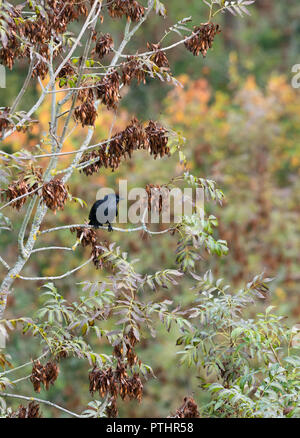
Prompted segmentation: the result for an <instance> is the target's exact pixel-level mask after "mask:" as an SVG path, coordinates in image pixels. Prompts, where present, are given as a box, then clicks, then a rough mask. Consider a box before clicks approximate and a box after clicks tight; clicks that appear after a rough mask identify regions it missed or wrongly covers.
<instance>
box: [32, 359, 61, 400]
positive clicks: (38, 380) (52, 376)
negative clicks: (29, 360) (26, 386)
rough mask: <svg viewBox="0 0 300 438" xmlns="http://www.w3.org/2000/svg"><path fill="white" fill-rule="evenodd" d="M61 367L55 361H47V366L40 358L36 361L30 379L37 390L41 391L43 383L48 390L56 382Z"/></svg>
mask: <svg viewBox="0 0 300 438" xmlns="http://www.w3.org/2000/svg"><path fill="white" fill-rule="evenodd" d="M58 373H59V368H58V366H57V364H56V363H55V362H47V364H46V365H45V366H43V365H42V364H41V362H40V361H39V360H38V361H36V362H34V364H33V367H32V372H31V377H30V381H31V383H32V384H33V388H34V390H35V392H40V391H41V385H42V384H43V385H44V387H45V389H46V390H47V391H48V389H49V386H50V384H52V385H53V384H54V382H55V381H56V379H57V377H58Z"/></svg>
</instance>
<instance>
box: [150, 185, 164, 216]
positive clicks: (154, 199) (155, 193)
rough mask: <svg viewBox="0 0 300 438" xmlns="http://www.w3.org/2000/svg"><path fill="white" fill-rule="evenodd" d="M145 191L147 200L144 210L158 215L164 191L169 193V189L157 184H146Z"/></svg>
mask: <svg viewBox="0 0 300 438" xmlns="http://www.w3.org/2000/svg"><path fill="white" fill-rule="evenodd" d="M145 190H146V192H147V199H146V200H145V201H146V204H145V205H144V208H146V207H147V208H148V211H151V210H152V211H155V212H157V213H159V214H160V213H161V212H162V209H163V194H164V192H165V191H169V188H168V187H167V186H160V185H158V184H147V185H146V187H145Z"/></svg>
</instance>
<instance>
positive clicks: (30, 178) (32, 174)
mask: <svg viewBox="0 0 300 438" xmlns="http://www.w3.org/2000/svg"><path fill="white" fill-rule="evenodd" d="M42 177H43V173H42V169H41V168H40V167H37V168H35V167H33V166H32V167H31V168H30V170H29V172H27V173H26V172H22V173H21V175H20V176H19V178H18V180H17V181H15V182H12V183H11V184H10V185H9V186H8V187H7V189H5V190H3V189H2V190H1V189H0V199H1V200H2V201H3V200H4V199H5V200H7V201H9V202H11V201H13V200H14V199H16V201H15V202H12V204H11V206H12V207H13V208H16V209H17V210H20V208H21V207H23V205H24V204H25V202H26V200H27V197H28V196H32V195H33V193H32V194H30V195H29V193H30V192H32V191H34V190H36V189H37V188H38V185H39V184H41V182H42ZM26 195H28V196H26ZM21 196H22V198H21V199H17V198H19V197H21Z"/></svg>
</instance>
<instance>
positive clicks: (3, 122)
mask: <svg viewBox="0 0 300 438" xmlns="http://www.w3.org/2000/svg"><path fill="white" fill-rule="evenodd" d="M12 127H13V123H12V121H11V120H10V119H9V108H4V110H3V111H0V132H2V134H3V133H4V131H7V130H8V129H11V128H12Z"/></svg>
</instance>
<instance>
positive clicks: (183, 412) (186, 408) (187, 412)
mask: <svg viewBox="0 0 300 438" xmlns="http://www.w3.org/2000/svg"><path fill="white" fill-rule="evenodd" d="M199 417H200V415H199V411H198V406H197V403H196V402H195V400H194V399H193V398H192V397H184V400H183V404H182V406H180V408H179V409H177V411H176V414H175V418H199Z"/></svg>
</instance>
